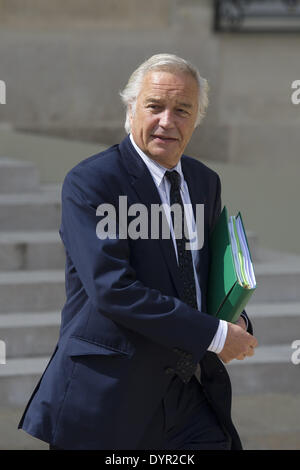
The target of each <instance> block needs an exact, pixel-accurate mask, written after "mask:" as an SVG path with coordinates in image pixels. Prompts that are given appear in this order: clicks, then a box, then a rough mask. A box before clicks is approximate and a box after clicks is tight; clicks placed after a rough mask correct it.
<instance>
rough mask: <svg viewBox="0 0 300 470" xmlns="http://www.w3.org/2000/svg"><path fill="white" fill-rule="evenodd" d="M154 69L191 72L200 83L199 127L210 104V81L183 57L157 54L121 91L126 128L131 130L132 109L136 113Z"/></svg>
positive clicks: (143, 64) (127, 130) (140, 68)
mask: <svg viewBox="0 0 300 470" xmlns="http://www.w3.org/2000/svg"><path fill="white" fill-rule="evenodd" d="M153 70H166V71H174V72H184V73H189V74H190V75H192V76H193V77H194V79H195V80H196V82H197V83H198V89H199V94H198V115H197V119H196V122H195V127H197V126H198V125H199V124H200V122H201V121H202V119H203V118H204V116H205V111H206V108H207V106H208V88H209V87H208V82H207V80H206V79H205V78H202V77H201V76H200V73H199V71H198V69H197V68H196V67H195V66H194V65H192V64H191V63H190V62H188V61H187V60H185V59H182V58H181V57H178V56H176V55H174V54H156V55H153V56H152V57H150V59H148V60H146V61H145V62H143V63H142V64H141V65H140V66H139V67H138V68H137V69H136V70H135V71H134V72H133V73H132V75H131V76H130V78H129V80H128V83H127V85H126V86H125V88H124V90H123V91H121V92H120V96H121V98H122V101H123V103H124V104H125V106H126V120H125V126H124V127H125V130H126V132H128V133H129V132H130V131H131V126H130V110H131V111H132V113H133V114H134V113H135V106H136V100H137V97H138V95H139V92H140V90H141V86H142V82H143V79H144V77H145V75H146V74H147V73H148V72H150V71H153Z"/></svg>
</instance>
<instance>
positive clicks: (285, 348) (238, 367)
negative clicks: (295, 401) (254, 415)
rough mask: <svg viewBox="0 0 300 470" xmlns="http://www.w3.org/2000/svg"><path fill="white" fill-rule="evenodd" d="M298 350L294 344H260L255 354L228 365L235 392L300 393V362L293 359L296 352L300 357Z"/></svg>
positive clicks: (239, 393)
mask: <svg viewBox="0 0 300 470" xmlns="http://www.w3.org/2000/svg"><path fill="white" fill-rule="evenodd" d="M297 334H298V336H300V331H299V330H298V331H297V332H296V335H297ZM295 339H299V340H300V338H295ZM298 349H299V354H298V353H297V350H296V349H293V348H292V347H291V344H284V345H282V344H280V345H272V346H260V347H258V348H257V349H256V351H255V354H254V356H252V357H247V358H246V359H245V360H244V361H238V360H234V361H232V362H230V363H229V364H227V365H226V368H227V371H228V373H229V375H230V377H231V382H232V389H233V393H234V394H235V395H243V394H251V395H252V394H256V393H291V392H292V393H300V365H299V364H294V363H293V362H292V356H293V355H294V356H293V357H295V355H296V356H297V357H298V358H300V348H298Z"/></svg>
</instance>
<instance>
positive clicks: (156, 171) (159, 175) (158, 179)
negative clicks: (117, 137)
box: [129, 134, 184, 188]
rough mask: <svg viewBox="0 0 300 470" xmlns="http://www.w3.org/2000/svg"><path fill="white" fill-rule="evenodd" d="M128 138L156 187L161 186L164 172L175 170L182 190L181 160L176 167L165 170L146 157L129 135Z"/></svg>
mask: <svg viewBox="0 0 300 470" xmlns="http://www.w3.org/2000/svg"><path fill="white" fill-rule="evenodd" d="M129 137H130V140H131V143H132V145H133V146H134V148H135V150H136V151H137V153H138V154H139V156H140V157H141V158H142V160H143V161H144V163H145V164H146V166H147V168H148V170H149V171H150V173H151V175H152V177H153V179H154V181H155V183H156V185H157V186H160V185H161V183H162V180H163V177H164V175H165V173H166V171H173V170H176V171H177V172H178V173H179V175H180V187H181V188H183V181H184V176H183V172H182V168H181V159H180V160H179V162H178V163H177V165H175V166H174V167H173V168H166V167H164V166H162V165H160V163H158V162H156V161H155V160H153V159H152V158H150V157H148V155H146V154H145V153H144V152H143V151H142V150H141V149H140V148H139V147H138V146H137V144H136V143H135V141H134V140H133V136H132V134H130V135H129Z"/></svg>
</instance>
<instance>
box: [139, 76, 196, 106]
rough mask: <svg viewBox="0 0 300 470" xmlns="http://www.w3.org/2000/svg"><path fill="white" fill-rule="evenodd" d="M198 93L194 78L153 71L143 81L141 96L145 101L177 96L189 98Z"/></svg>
mask: <svg viewBox="0 0 300 470" xmlns="http://www.w3.org/2000/svg"><path fill="white" fill-rule="evenodd" d="M195 93H198V84H197V82H196V80H195V79H194V77H193V76H192V75H190V74H188V73H184V72H169V71H160V70H159V71H157V70H156V71H151V72H148V73H147V74H146V75H145V77H144V80H143V83H142V87H141V94H142V95H143V97H144V99H146V100H149V99H151V98H153V99H156V100H159V99H161V97H162V96H164V95H165V94H166V95H169V94H171V95H175V97H176V96H178V99H179V97H180V96H181V97H182V98H183V97H186V98H188V97H189V96H191V95H194V94H195Z"/></svg>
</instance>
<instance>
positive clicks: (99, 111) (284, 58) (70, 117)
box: [0, 0, 300, 165]
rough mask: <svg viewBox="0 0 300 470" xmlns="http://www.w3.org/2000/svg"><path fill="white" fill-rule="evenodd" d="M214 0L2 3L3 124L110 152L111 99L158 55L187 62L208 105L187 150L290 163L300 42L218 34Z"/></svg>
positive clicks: (210, 156)
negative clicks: (206, 88)
mask: <svg viewBox="0 0 300 470" xmlns="http://www.w3.org/2000/svg"><path fill="white" fill-rule="evenodd" d="M212 23H213V2H212V0H201V1H200V0H152V1H151V2H149V1H148V0H122V1H116V0H85V1H84V0H72V1H71V0H67V1H64V2H59V1H58V0H52V1H51V2H49V1H48V0H0V64H1V69H0V79H2V80H5V82H6V84H7V104H6V105H5V108H4V106H2V107H1V108H0V122H2V123H3V122H9V123H11V124H12V126H13V127H14V128H16V129H18V130H23V131H28V132H35V133H42V134H48V135H55V136H61V137H67V138H71V139H76V140H86V141H93V142H101V143H105V144H108V145H109V144H112V143H115V142H117V141H119V140H120V139H121V138H122V137H123V136H124V135H125V131H124V129H123V120H124V109H123V107H122V104H121V102H120V99H119V96H118V93H119V91H120V90H121V89H122V88H123V86H124V85H125V83H126V81H127V79H128V76H129V75H130V73H131V72H132V71H133V69H134V68H135V67H136V66H138V65H139V64H140V63H141V62H142V61H143V60H144V59H146V58H147V57H149V56H150V55H152V54H154V53H158V52H171V53H176V54H179V55H182V56H184V57H186V58H188V59H190V60H191V61H192V62H194V63H195V64H196V65H197V66H198V67H199V69H200V71H201V74H202V75H203V76H204V77H206V78H207V79H208V80H209V83H210V88H211V91H210V107H209V111H208V113H207V117H206V119H205V121H204V122H203V124H202V126H201V127H200V128H199V129H197V130H196V132H195V134H194V136H193V139H192V142H191V143H190V145H189V147H188V149H187V150H188V152H189V153H191V154H193V155H194V156H197V157H199V158H203V159H205V160H216V161H224V162H226V161H231V162H239V163H246V164H248V163H252V162H261V161H264V162H266V163H267V164H269V163H272V164H276V165H280V164H281V161H282V156H283V155H284V156H285V159H288V160H289V159H290V160H291V161H293V160H295V159H296V158H297V152H298V148H299V144H300V134H299V132H298V131H297V130H298V126H299V120H300V112H299V111H300V107H297V106H295V105H292V103H291V100H290V95H291V90H290V86H291V83H292V81H293V80H295V79H297V78H299V75H300V71H299V60H298V58H299V49H300V36H299V35H296V34H293V35H289V34H288V35H284V34H278V35H276V34H260V35H255V34H254V35H253V34H248V35H247V34H244V35H243V34H216V33H215V32H214V31H213V27H212Z"/></svg>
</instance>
